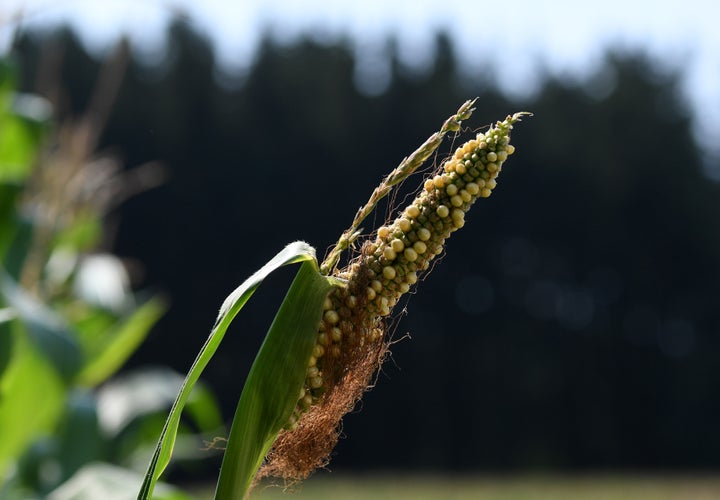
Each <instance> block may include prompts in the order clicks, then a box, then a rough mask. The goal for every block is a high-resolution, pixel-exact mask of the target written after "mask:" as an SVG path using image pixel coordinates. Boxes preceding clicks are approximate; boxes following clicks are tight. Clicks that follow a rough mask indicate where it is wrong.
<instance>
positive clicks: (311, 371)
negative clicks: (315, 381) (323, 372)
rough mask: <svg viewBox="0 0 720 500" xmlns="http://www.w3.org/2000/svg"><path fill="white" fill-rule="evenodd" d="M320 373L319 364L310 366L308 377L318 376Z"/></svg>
mask: <svg viewBox="0 0 720 500" xmlns="http://www.w3.org/2000/svg"><path fill="white" fill-rule="evenodd" d="M319 373H320V370H318V367H317V366H310V367H308V369H307V376H308V378H313V377H317V376H318V374H319Z"/></svg>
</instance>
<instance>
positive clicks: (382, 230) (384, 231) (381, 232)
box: [378, 226, 390, 239]
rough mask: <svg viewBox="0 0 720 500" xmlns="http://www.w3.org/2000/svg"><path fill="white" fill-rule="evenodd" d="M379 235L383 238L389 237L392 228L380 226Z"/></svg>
mask: <svg viewBox="0 0 720 500" xmlns="http://www.w3.org/2000/svg"><path fill="white" fill-rule="evenodd" d="M378 236H379V237H380V238H382V239H385V238H387V237H388V236H390V228H388V227H387V226H380V227H379V228H378Z"/></svg>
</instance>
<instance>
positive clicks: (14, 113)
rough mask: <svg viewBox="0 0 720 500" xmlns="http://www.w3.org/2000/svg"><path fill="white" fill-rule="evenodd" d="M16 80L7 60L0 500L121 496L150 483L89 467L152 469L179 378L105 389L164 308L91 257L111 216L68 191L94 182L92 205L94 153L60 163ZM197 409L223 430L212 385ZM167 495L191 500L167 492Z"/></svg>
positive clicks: (44, 123) (40, 108) (199, 421)
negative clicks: (107, 486)
mask: <svg viewBox="0 0 720 500" xmlns="http://www.w3.org/2000/svg"><path fill="white" fill-rule="evenodd" d="M16 76H17V73H16V68H15V67H14V66H13V64H12V63H11V62H10V61H9V60H8V59H1V58H0V497H2V498H3V499H13V498H33V497H45V495H49V496H50V497H51V498H54V499H57V500H61V499H63V498H71V497H72V498H80V497H78V496H76V495H77V494H79V493H78V490H77V488H76V487H75V486H73V485H77V484H80V483H81V484H82V485H83V486H82V487H81V488H80V491H81V492H82V491H84V494H85V495H86V496H85V497H83V498H99V497H98V496H94V497H93V496H92V495H93V494H95V495H97V494H98V493H97V492H98V491H99V490H97V489H93V488H95V487H101V486H99V483H102V482H103V481H106V482H107V481H110V482H112V480H113V479H112V478H113V477H114V476H118V475H119V477H122V478H124V479H123V480H117V483H118V484H122V485H123V486H122V489H121V490H119V491H118V489H117V487H115V489H114V492H113V494H116V493H118V492H122V491H125V492H126V493H127V491H128V490H129V491H132V492H135V491H136V490H137V488H138V487H139V485H140V482H141V477H140V476H137V477H135V476H133V473H132V472H131V471H129V470H124V469H122V468H118V467H115V468H113V467H110V466H109V465H107V466H105V467H104V468H103V467H100V468H98V467H99V466H98V465H91V464H93V463H95V462H108V463H114V464H118V465H121V466H123V467H129V468H132V467H144V465H145V463H146V461H147V459H148V456H149V453H150V451H151V450H152V446H153V444H154V441H155V440H156V439H157V434H158V433H159V430H160V428H161V426H162V422H163V418H162V417H163V414H164V413H165V411H166V410H167V408H169V406H170V404H171V403H172V395H173V393H174V391H176V390H177V388H178V387H179V385H180V383H181V382H182V378H181V377H179V376H178V375H175V374H174V373H172V372H170V371H168V370H155V371H147V370H145V371H136V372H135V378H132V377H131V376H130V374H126V375H124V376H123V377H119V378H116V379H114V380H112V381H111V382H109V383H108V380H109V378H110V377H111V376H113V375H114V374H115V373H116V372H117V371H118V369H119V368H120V367H121V366H122V365H123V364H124V363H125V362H126V360H127V359H128V358H129V357H130V355H131V354H133V352H135V350H136V349H137V348H138V347H139V346H140V344H141V343H142V342H143V341H144V339H145V338H146V336H147V334H148V332H149V331H150V329H151V327H152V326H153V325H154V324H155V323H156V322H157V320H158V319H159V318H160V317H161V316H162V315H163V314H164V312H165V310H166V304H165V301H164V300H163V299H162V298H161V297H160V296H150V295H148V294H142V295H140V294H135V293H133V292H132V290H131V289H130V286H129V277H128V275H127V271H125V268H124V266H123V264H122V262H121V261H120V260H119V259H118V258H117V257H115V256H114V255H112V254H108V253H105V254H103V253H97V252H93V250H94V249H95V248H96V247H97V245H98V243H99V240H100V236H101V234H102V229H101V228H102V225H103V221H102V212H101V211H93V210H91V209H90V206H91V204H88V203H86V200H83V199H82V197H74V196H73V194H74V193H75V191H74V190H73V187H72V185H73V183H75V184H78V183H79V184H82V183H83V182H84V183H87V184H89V185H90V186H89V187H87V188H84V190H85V193H86V194H87V195H88V197H92V195H93V192H92V189H93V187H92V182H94V181H97V180H98V177H97V176H95V175H93V172H90V171H88V167H87V166H86V160H87V158H83V157H79V158H76V161H75V162H72V161H71V160H72V158H71V157H68V156H65V157H63V156H62V154H63V151H64V149H63V148H67V145H66V144H64V143H62V142H60V143H59V145H58V146H57V147H54V148H48V147H47V145H48V143H49V142H52V141H53V140H55V141H58V140H60V141H62V139H57V137H55V136H54V130H55V127H54V126H53V125H54V124H53V123H52V121H51V119H50V117H51V111H50V110H51V105H50V104H49V103H48V102H47V101H46V100H44V99H42V98H40V97H38V96H35V95H24V94H19V93H17V91H16V90H15V89H16V83H17V82H16ZM72 137H73V136H72V135H71V136H70V137H69V139H72ZM66 139H68V138H67V137H66ZM68 193H70V194H68ZM190 406H191V407H192V411H190V412H188V413H189V414H190V415H191V417H194V418H191V419H189V422H194V424H193V425H194V427H195V429H196V430H211V429H212V430H219V429H220V428H221V427H222V420H221V417H220V414H219V412H218V409H217V406H216V404H215V402H214V398H213V397H212V396H211V395H210V393H209V392H208V391H207V390H205V389H202V388H200V389H199V390H198V391H197V392H196V393H195V394H194V395H193V398H192V400H191V403H190ZM123 415H124V417H123ZM198 447H199V445H198V444H197V443H196V445H195V449H197V448H198ZM193 451H194V450H193ZM183 454H184V453H183V452H182V450H181V452H180V455H181V456H182V455H183ZM87 467H90V469H88V468H87ZM93 467H94V468H93ZM92 471H96V472H97V471H100V472H101V474H99V473H98V474H94V473H93V472H92ZM76 473H78V476H77V477H74V475H75V474H76ZM128 475H129V476H132V477H133V478H134V480H128V479H127V477H128ZM66 480H69V482H68V484H66V485H64V486H63V487H61V488H60V489H56V488H57V487H58V486H59V485H60V484H61V483H64V482H65V481H66ZM78 482H79V483H78ZM93 483H98V484H95V486H93ZM68 485H69V486H68ZM93 491H94V492H95V493H89V492H93ZM88 495H90V496H88ZM101 496H102V495H101ZM158 497H159V498H178V499H179V498H184V496H182V495H180V494H178V493H177V492H174V491H173V490H167V491H166V492H165V493H162V489H161V493H160V494H159V496H158ZM104 498H110V497H104Z"/></svg>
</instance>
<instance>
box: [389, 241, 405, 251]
mask: <svg viewBox="0 0 720 500" xmlns="http://www.w3.org/2000/svg"><path fill="white" fill-rule="evenodd" d="M390 247H391V248H392V249H393V251H394V252H395V253H400V252H402V251H403V249H404V248H405V243H403V242H402V240H400V239H398V238H395V239H394V240H392V241H391V242H390Z"/></svg>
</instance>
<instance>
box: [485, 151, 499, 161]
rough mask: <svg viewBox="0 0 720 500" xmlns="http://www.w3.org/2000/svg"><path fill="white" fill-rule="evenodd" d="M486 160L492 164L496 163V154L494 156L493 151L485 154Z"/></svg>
mask: <svg viewBox="0 0 720 500" xmlns="http://www.w3.org/2000/svg"><path fill="white" fill-rule="evenodd" d="M487 159H488V161H489V162H491V163H494V162H496V161H497V154H495V152H494V151H490V152H489V153H488V154H487Z"/></svg>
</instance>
